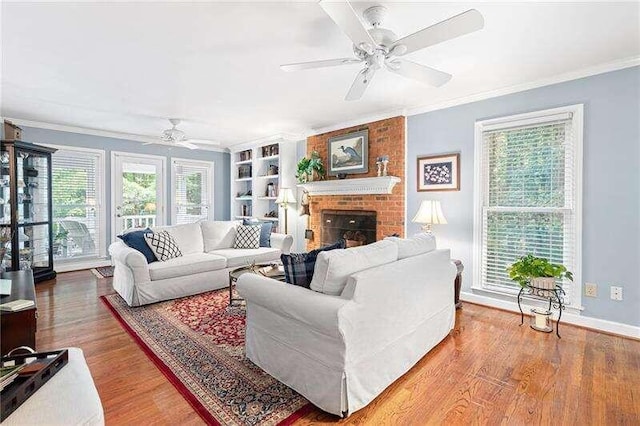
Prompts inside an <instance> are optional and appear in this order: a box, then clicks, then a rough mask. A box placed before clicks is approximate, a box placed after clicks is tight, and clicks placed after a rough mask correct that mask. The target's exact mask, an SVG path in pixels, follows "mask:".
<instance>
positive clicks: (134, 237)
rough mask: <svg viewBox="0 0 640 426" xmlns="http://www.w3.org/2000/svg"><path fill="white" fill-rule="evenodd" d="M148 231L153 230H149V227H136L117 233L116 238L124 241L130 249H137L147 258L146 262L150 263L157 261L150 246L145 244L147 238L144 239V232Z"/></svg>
mask: <svg viewBox="0 0 640 426" xmlns="http://www.w3.org/2000/svg"><path fill="white" fill-rule="evenodd" d="M148 232H153V231H151V229H149V228H147V229H137V230H133V231H129V232H124V233H123V234H122V235H118V238H120V239H121V240H122V241H124V243H125V244H126V245H128V246H129V247H131V248H132V249H135V250H138V251H139V252H140V253H142V254H143V255H144V257H145V259H147V263H151V262H155V261H157V260H158V259H157V258H156V255H155V254H153V250H151V247H149V245H148V244H147V240H145V239H144V234H146V233H148Z"/></svg>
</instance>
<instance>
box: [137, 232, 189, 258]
mask: <svg viewBox="0 0 640 426" xmlns="http://www.w3.org/2000/svg"><path fill="white" fill-rule="evenodd" d="M144 239H145V241H146V242H147V245H148V246H149V248H150V249H151V251H152V252H153V254H155V255H156V257H157V258H158V260H160V261H164V260H169V259H173V258H174V257H180V256H182V252H181V251H180V248H179V247H178V244H176V242H175V240H174V239H173V237H172V236H171V234H169V233H168V232H167V231H160V232H155V233H154V232H147V233H146V234H144Z"/></svg>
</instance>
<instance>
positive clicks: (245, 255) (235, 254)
mask: <svg viewBox="0 0 640 426" xmlns="http://www.w3.org/2000/svg"><path fill="white" fill-rule="evenodd" d="M280 253H281V252H280V250H278V249H277V248H272V247H260V248H257V249H220V250H214V251H212V252H211V254H215V255H217V256H222V257H224V258H226V259H227V268H237V267H239V266H247V265H250V264H251V263H253V262H255V263H264V262H273V261H274V260H278V259H279V258H280Z"/></svg>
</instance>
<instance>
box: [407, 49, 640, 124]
mask: <svg viewBox="0 0 640 426" xmlns="http://www.w3.org/2000/svg"><path fill="white" fill-rule="evenodd" d="M638 65H640V56H634V57H631V58H625V59H622V60H617V61H613V62H607V63H604V64H599V65H595V66H591V67H587V68H583V69H580V70H576V71H570V72H567V73H563V74H558V75H555V76H553V77H548V78H544V79H541V80H536V81H532V82H529V83H522V84H516V85H513V86H508V87H503V88H501V89H496V90H490V91H487V92H481V93H476V94H474V95H469V96H463V97H461V98H456V99H452V100H449V101H445V102H440V103H437V104H434V105H424V106H416V107H411V108H407V110H406V111H407V115H408V116H411V115H418V114H423V113H425V112H431V111H437V110H440V109H445V108H451V107H454V106H458V105H464V104H470V103H472V102H477V101H482V100H485V99H491V98H497V97H499V96H504V95H510V94H512V93H518V92H525V91H527V90H531V89H537V88H539V87H545V86H551V85H554V84H558V83H564V82H567V81H572V80H578V79H581V78H585V77H591V76H594V75H598V74H604V73H607V72H612V71H618V70H621V69H625V68H631V67H635V66H638Z"/></svg>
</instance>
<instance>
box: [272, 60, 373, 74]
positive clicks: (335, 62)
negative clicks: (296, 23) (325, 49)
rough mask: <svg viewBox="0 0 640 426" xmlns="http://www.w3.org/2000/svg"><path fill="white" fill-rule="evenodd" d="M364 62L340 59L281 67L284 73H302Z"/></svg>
mask: <svg viewBox="0 0 640 426" xmlns="http://www.w3.org/2000/svg"><path fill="white" fill-rule="evenodd" d="M360 62H362V61H361V60H360V59H354V58H340V59H324V60H321V61H311V62H299V63H297V64H286V65H280V69H281V70H282V71H302V70H308V69H312V68H324V67H335V66H339V65H348V64H358V63H360Z"/></svg>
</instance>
